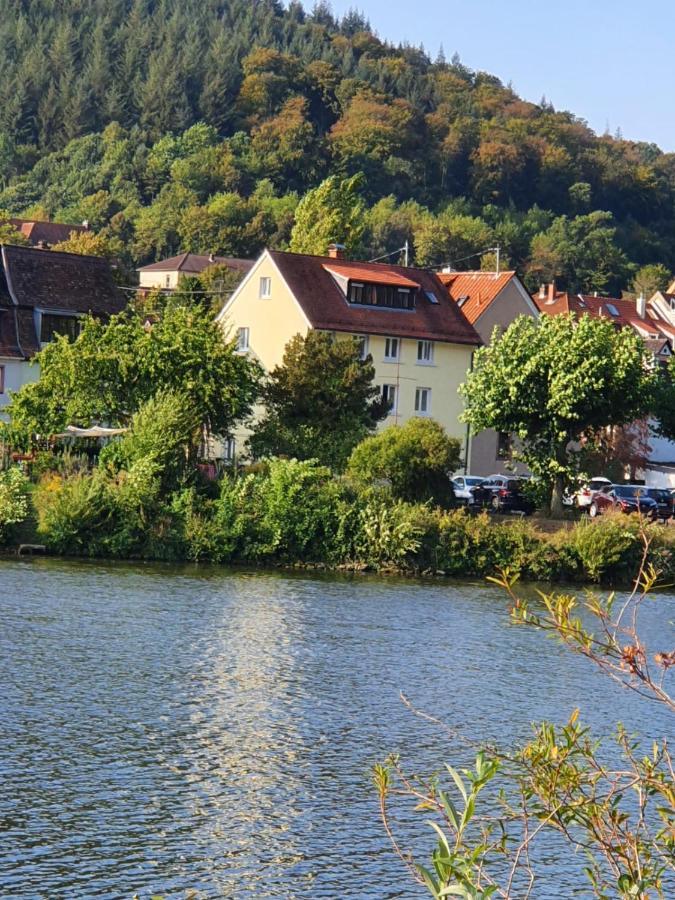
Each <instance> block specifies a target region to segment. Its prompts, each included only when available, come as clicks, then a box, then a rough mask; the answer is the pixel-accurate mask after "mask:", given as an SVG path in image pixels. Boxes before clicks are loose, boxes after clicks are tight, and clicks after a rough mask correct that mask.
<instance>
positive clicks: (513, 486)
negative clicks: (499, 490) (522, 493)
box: [504, 480, 520, 491]
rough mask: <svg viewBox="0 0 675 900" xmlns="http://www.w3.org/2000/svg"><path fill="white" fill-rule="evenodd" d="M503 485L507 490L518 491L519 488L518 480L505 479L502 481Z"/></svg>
mask: <svg viewBox="0 0 675 900" xmlns="http://www.w3.org/2000/svg"><path fill="white" fill-rule="evenodd" d="M504 487H505V488H506V489H507V490H508V491H519V490H520V482H519V481H515V480H513V481H505V482H504Z"/></svg>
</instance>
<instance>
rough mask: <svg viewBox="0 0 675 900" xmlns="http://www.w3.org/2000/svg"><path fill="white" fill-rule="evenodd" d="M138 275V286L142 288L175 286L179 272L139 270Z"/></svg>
mask: <svg viewBox="0 0 675 900" xmlns="http://www.w3.org/2000/svg"><path fill="white" fill-rule="evenodd" d="M138 277H139V284H140V286H141V287H144V288H176V287H178V279H179V277H180V272H139V273H138ZM167 278H168V279H169V283H168V284H167Z"/></svg>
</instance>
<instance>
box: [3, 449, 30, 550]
mask: <svg viewBox="0 0 675 900" xmlns="http://www.w3.org/2000/svg"><path fill="white" fill-rule="evenodd" d="M27 515H28V479H27V478H26V476H25V475H24V473H23V472H22V470H21V469H20V468H19V467H18V466H12V468H10V469H7V470H6V471H5V472H0V545H4V544H6V543H7V542H8V541H9V540H10V538H11V535H12V530H13V528H14V527H15V526H16V525H20V524H21V522H23V521H24V519H25V518H26V516H27Z"/></svg>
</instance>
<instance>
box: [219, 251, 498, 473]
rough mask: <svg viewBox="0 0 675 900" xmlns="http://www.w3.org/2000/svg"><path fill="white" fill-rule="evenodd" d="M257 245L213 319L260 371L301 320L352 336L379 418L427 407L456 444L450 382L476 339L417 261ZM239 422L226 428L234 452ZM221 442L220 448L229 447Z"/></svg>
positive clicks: (278, 358)
mask: <svg viewBox="0 0 675 900" xmlns="http://www.w3.org/2000/svg"><path fill="white" fill-rule="evenodd" d="M329 254H330V255H329V256H307V255H304V254H297V253H282V252H279V251H275V250H265V251H264V252H263V254H262V255H261V256H260V257H259V258H258V260H256V262H255V263H254V264H253V267H252V268H251V270H250V271H249V272H248V274H247V275H246V277H245V278H244V280H243V281H242V282H241V284H240V285H239V287H238V288H237V290H236V291H235V292H234V294H233V295H232V297H231V298H230V299H229V300H228V301H227V303H226V304H225V306H224V307H223V309H222V310H221V312H220V313H219V316H218V320H219V321H220V322H221V324H222V326H223V328H224V329H225V331H226V333H227V334H228V335H230V336H236V338H237V342H238V348H239V352H240V353H248V354H250V355H251V356H252V357H254V358H255V359H257V360H258V361H259V362H260V364H261V365H262V367H263V368H264V369H265V370H266V371H269V370H271V369H273V368H274V367H275V366H277V365H279V364H280V363H281V362H282V359H283V355H284V349H285V347H286V344H287V343H288V342H289V341H290V340H291V338H292V337H294V336H295V335H296V334H302V335H305V334H307V332H308V331H309V330H310V329H317V330H321V331H327V332H331V333H333V334H335V336H336V338H339V337H340V336H341V335H351V336H355V337H358V338H359V339H360V340H361V342H362V347H363V354H364V357H365V356H366V355H367V354H370V356H371V357H372V360H373V364H374V367H375V383H376V384H377V385H378V387H379V388H380V390H381V391H382V394H383V396H384V397H385V398H386V399H387V400H388V401H389V403H390V413H389V416H388V417H387V418H386V419H385V420H384V421H383V422H382V423H381V427H385V426H387V425H392V424H395V423H398V424H402V423H404V422H406V421H407V420H408V419H409V418H411V417H412V416H429V417H431V418H434V419H436V420H437V421H438V422H440V424H441V425H443V427H444V428H445V429H446V430H447V432H448V433H449V434H450V435H452V436H453V437H456V438H458V439H459V440H460V441H461V443H462V446H463V452H464V453H465V452H466V449H467V448H466V438H467V428H466V426H465V425H464V424H463V423H462V422H460V420H459V417H460V414H461V412H462V408H463V405H462V399H461V397H460V396H459V394H458V390H457V389H458V387H459V385H460V384H461V383H462V381H463V380H464V378H465V376H466V372H467V370H468V369H469V368H470V366H471V357H472V353H473V351H474V349H475V348H476V346H478V345H479V344H480V343H481V340H480V338H479V337H478V335H477V333H476V331H475V330H474V329H473V327H472V326H471V325H470V324H469V322H468V321H467V320H466V319H465V318H464V316H463V315H462V313H461V312H460V310H459V309H458V308H457V305H456V303H455V302H454V301H453V300H452V299H451V298H450V297H449V296H448V292H447V290H446V289H445V288H444V286H443V285H442V284H441V282H440V281H439V280H438V278H437V276H436V275H435V274H434V273H432V272H428V271H425V270H422V269H412V268H407V267H404V266H394V265H383V264H381V263H366V262H357V261H351V260H347V259H344V258H343V256H342V254H341V252H340V250H339V248H337V247H335V246H334V247H333V248H331V249H330V250H329ZM245 437H246V433H245V432H244V431H242V432H240V433H239V434H237V435H235V447H236V450H237V451H238V452H239V451H240V450H241V449H242V447H241V443H242V441H243V440H245ZM233 451H234V448H233V447H232V446H230V447H229V448H228V453H227V454H226V455H229V453H231V452H233Z"/></svg>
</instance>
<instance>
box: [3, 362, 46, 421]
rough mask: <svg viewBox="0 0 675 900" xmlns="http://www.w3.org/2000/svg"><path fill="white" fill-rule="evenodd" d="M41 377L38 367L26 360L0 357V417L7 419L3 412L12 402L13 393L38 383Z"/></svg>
mask: <svg viewBox="0 0 675 900" xmlns="http://www.w3.org/2000/svg"><path fill="white" fill-rule="evenodd" d="M39 377H40V367H39V366H38V365H36V364H33V365H31V363H30V362H28V361H27V360H24V359H4V358H3V357H1V356H0V388H1V389H2V390H0V416H1V417H2V418H3V419H6V416H4V415H3V410H4V408H5V407H6V406H7V404H8V403H9V401H10V400H11V393H12V392H16V391H18V390H19V388H22V387H23V386H24V384H29V383H30V382H31V381H37V380H38V378H39Z"/></svg>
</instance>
